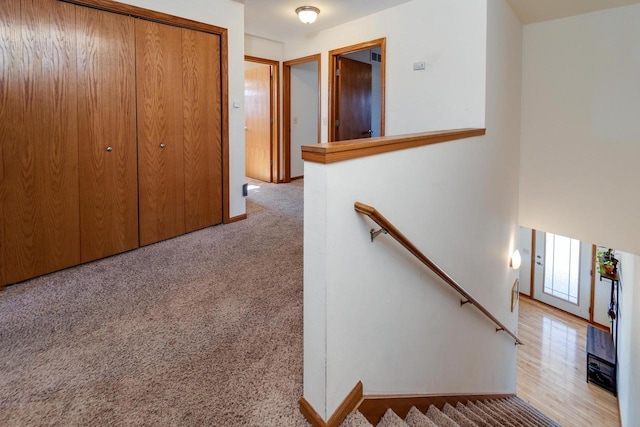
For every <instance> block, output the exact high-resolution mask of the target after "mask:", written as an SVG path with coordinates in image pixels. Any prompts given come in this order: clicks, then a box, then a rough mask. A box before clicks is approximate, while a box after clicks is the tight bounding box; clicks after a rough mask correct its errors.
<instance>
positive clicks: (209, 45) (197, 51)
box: [182, 29, 222, 232]
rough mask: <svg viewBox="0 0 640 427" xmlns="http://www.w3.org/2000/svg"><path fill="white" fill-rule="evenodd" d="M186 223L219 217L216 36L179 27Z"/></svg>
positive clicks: (194, 225) (199, 224) (195, 225)
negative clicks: (182, 73)
mask: <svg viewBox="0 0 640 427" xmlns="http://www.w3.org/2000/svg"><path fill="white" fill-rule="evenodd" d="M182 58H183V72H184V75H183V82H184V86H183V93H184V101H183V106H184V108H183V111H184V170H185V183H184V185H185V225H186V231H187V232H189V231H193V230H197V229H200V228H204V227H208V226H211V225H214V224H219V223H221V222H222V141H221V135H222V128H221V117H222V115H221V113H222V112H221V104H222V100H221V94H220V86H221V85H220V79H221V76H220V36H218V35H214V34H208V33H203V32H199V31H192V30H186V29H183V30H182Z"/></svg>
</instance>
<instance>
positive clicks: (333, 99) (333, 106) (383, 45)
mask: <svg viewBox="0 0 640 427" xmlns="http://www.w3.org/2000/svg"><path fill="white" fill-rule="evenodd" d="M376 47H379V48H380V54H381V55H382V59H381V61H380V136H384V135H385V132H384V123H385V81H386V77H385V76H386V71H385V70H386V61H387V52H386V50H387V39H386V38H385V37H383V38H381V39H375V40H370V41H367V42H362V43H358V44H354V45H351V46H346V47H342V48H339V49H334V50H330V51H329V104H328V105H329V142H333V141H335V140H336V126H335V123H336V116H337V111H338V95H337V91H338V82H337V79H336V77H337V76H336V71H337V70H338V58H339V57H340V56H341V55H346V54H349V53H354V52H358V51H361V50H366V49H373V48H376Z"/></svg>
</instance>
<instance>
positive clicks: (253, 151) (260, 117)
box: [244, 66, 272, 182]
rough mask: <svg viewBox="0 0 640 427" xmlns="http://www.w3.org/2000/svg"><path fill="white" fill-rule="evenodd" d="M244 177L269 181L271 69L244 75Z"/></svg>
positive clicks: (258, 70) (254, 70) (265, 67)
mask: <svg viewBox="0 0 640 427" xmlns="http://www.w3.org/2000/svg"><path fill="white" fill-rule="evenodd" d="M244 115H245V127H246V130H245V175H246V176H248V177H250V178H255V179H259V180H261V181H266V182H271V178H272V177H271V67H269V66H264V67H258V68H250V69H248V70H245V72H244Z"/></svg>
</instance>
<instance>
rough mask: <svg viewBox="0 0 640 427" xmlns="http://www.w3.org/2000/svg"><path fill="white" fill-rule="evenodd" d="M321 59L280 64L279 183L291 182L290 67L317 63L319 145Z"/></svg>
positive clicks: (319, 130)
mask: <svg viewBox="0 0 640 427" xmlns="http://www.w3.org/2000/svg"><path fill="white" fill-rule="evenodd" d="M321 59H322V55H320V54H319V53H318V54H315V55H309V56H305V57H303V58H297V59H292V60H290V61H285V62H283V63H282V70H283V72H282V79H283V88H282V90H283V95H282V98H283V106H282V123H283V126H284V132H283V134H282V138H283V142H282V145H283V151H284V153H283V154H284V156H283V157H284V158H283V161H284V177H283V179H282V181H281V182H291V67H293V66H295V65H300V64H306V63H309V62H313V61H316V62H317V63H318V137H317V138H318V139H317V142H318V143H320V135H321V128H320V104H321V102H320V84H321V82H320V79H321V74H320V71H321V64H320V62H321Z"/></svg>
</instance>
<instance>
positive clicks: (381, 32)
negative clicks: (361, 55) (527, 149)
mask: <svg viewBox="0 0 640 427" xmlns="http://www.w3.org/2000/svg"><path fill="white" fill-rule="evenodd" d="M485 4H486V1H485V0H430V1H428V2H425V1H422V0H414V1H412V2H409V3H405V4H402V5H400V6H397V7H394V8H391V9H387V10H384V11H381V12H378V13H375V14H373V15H369V16H366V17H364V18H361V19H358V20H355V21H352V22H349V23H346V24H344V25H340V26H337V27H334V28H331V29H328V30H326V31H321V32H318V33H316V34H314V35H313V37H309V38H305V39H302V40H287V41H286V42H285V52H284V53H285V59H286V60H289V59H295V58H301V57H304V56H307V55H313V54H317V53H322V65H321V69H322V70H323V73H322V84H321V100H322V106H321V115H322V118H323V121H322V123H323V126H322V141H323V142H326V141H327V124H326V120H327V117H328V110H327V100H328V92H327V91H328V80H327V75H326V72H325V71H324V70H327V69H328V67H329V65H328V51H329V50H333V49H338V48H341V47H345V46H350V45H353V44H357V43H361V42H365V41H369V40H374V39H378V38H382V37H386V38H387V58H386V61H387V63H386V65H387V69H386V73H387V74H386V111H385V113H386V134H387V135H399V134H404V133H412V132H421V131H426V130H437V129H451V128H456V127H483V126H484V107H485V106H484V85H485V60H486V58H485V55H484V52H485V49H484V44H485V36H486V34H485V31H484V23H482V25H479V24H480V22H479V20H478V16H484V14H485V10H486V5H485ZM417 61H425V62H426V63H427V70H425V71H420V72H418V71H413V63H414V62H417Z"/></svg>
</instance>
